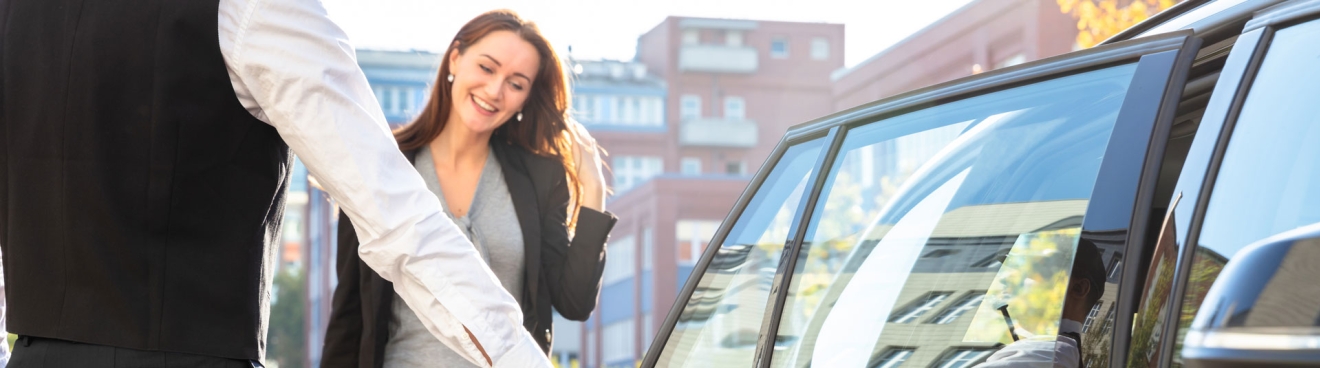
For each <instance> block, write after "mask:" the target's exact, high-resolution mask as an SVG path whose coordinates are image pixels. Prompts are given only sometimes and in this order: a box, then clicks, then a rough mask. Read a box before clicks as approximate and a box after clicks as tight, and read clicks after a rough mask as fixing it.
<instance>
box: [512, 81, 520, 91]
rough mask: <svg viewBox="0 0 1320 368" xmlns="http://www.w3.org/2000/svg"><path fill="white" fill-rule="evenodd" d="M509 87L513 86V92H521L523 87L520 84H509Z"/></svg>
mask: <svg viewBox="0 0 1320 368" xmlns="http://www.w3.org/2000/svg"><path fill="white" fill-rule="evenodd" d="M509 85H511V86H513V90H515V91H521V90H523V85H522V84H518V83H509Z"/></svg>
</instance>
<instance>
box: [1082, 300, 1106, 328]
mask: <svg viewBox="0 0 1320 368" xmlns="http://www.w3.org/2000/svg"><path fill="white" fill-rule="evenodd" d="M1104 304H1105V303H1095V305H1094V306H1092V307H1091V312H1089V313H1086V321H1083V322H1082V332H1083V333H1085V332H1087V331H1090V330H1091V325H1092V324H1094V323H1095V319H1096V317H1100V307H1103V306H1104Z"/></svg>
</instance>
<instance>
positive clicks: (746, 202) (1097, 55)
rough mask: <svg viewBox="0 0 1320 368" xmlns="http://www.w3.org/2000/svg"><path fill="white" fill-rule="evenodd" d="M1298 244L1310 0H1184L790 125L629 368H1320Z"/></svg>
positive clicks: (1311, 44)
mask: <svg viewBox="0 0 1320 368" xmlns="http://www.w3.org/2000/svg"><path fill="white" fill-rule="evenodd" d="M1317 223H1320V0H1308V1H1270V0H1218V1H1188V2H1184V3H1181V4H1179V5H1176V6H1175V7H1173V8H1171V9H1169V10H1167V11H1165V12H1163V13H1161V14H1159V15H1157V16H1156V17H1155V18H1153V19H1151V20H1148V21H1147V22H1144V23H1142V24H1139V25H1138V26H1137V27H1134V28H1133V29H1130V30H1128V31H1125V32H1124V33H1121V34H1119V35H1118V36H1116V37H1114V38H1113V39H1110V40H1108V41H1106V42H1105V43H1104V44H1103V45H1101V46H1097V47H1094V48H1091V49H1087V50H1082V51H1076V52H1072V53H1069V54H1065V55H1062V56H1058V57H1053V58H1049V59H1045V60H1041V61H1037V62H1033V63H1028V64H1023V65H1018V66H1015V67H1010V68H1006V69H1001V70H997V71H993V72H988V73H983V74H978V75H975V76H972V77H967V78H963V79H960V80H956V81H953V82H949V83H944V84H940V85H936V86H932V87H928V88H925V89H921V90H917V91H912V92H909V93H905V94H902V95H898V96H894V97H890V98H885V99H882V100H879V101H875V102H873V103H870V104H866V105H863V106H860V107H857V108H853V109H850V110H847V111H843V112H839V113H836V114H833V115H830V116H827V117H824V118H821V119H818V120H815V121H811V122H807V123H804V124H801V125H798V126H795V127H793V128H792V129H790V130H789V132H788V133H787V134H786V135H785V136H784V137H783V139H782V140H781V141H780V143H779V145H778V146H777V148H776V149H775V151H774V153H773V154H771V156H770V159H769V160H767V162H766V163H765V164H764V166H763V167H762V168H761V169H760V171H759V172H757V174H756V176H755V178H754V179H753V180H752V182H751V184H750V186H749V187H748V189H747V190H746V192H745V193H744V194H743V196H742V197H741V198H740V199H739V201H738V202H737V204H736V205H735V207H734V209H733V211H732V212H731V213H730V214H729V216H728V217H727V218H726V220H725V221H724V223H723V225H722V226H721V227H720V229H719V230H718V231H717V232H716V234H715V236H714V238H713V239H712V241H711V243H710V244H712V245H718V246H712V247H709V248H708V249H707V250H706V252H705V253H704V255H703V256H702V258H701V260H700V262H699V263H698V264H697V266H696V268H695V271H694V273H693V276H694V277H690V278H689V279H688V282H687V284H686V285H685V287H684V288H683V289H682V291H681V292H680V295H679V297H678V302H677V303H676V305H674V307H673V309H672V310H671V312H670V313H669V316H668V317H667V318H666V320H665V323H664V325H663V326H661V328H660V330H659V331H658V336H657V337H656V339H655V340H654V342H653V343H652V345H651V347H650V349H649V351H648V353H647V355H646V358H645V360H644V361H643V363H642V365H643V366H646V367H653V366H660V367H675V366H684V367H710V366H730V367H749V366H755V367H794V368H796V367H808V366H814V367H882V368H892V367H938V368H962V367H974V366H978V365H979V366H985V367H990V366H996V367H998V366H1047V367H1048V366H1052V365H1050V360H1051V359H1053V360H1054V361H1056V362H1060V364H1062V365H1064V366H1078V367H1168V366H1183V365H1188V366H1204V367H1211V366H1250V367H1254V366H1271V365H1297V366H1320V240H1317V239H1320V225H1314V224H1317ZM771 271H773V277H771V276H770V274H771ZM1212 285H1213V287H1212ZM1063 342H1068V343H1071V344H1073V347H1074V348H1073V350H1072V351H1071V353H1069V352H1066V351H1064V350H1065V349H1063V347H1062V345H1061V344H1063ZM1033 354H1035V356H1036V357H1044V359H1045V360H1043V361H1042V360H1036V361H1034V363H1033V361H1032V360H1031V359H1030V358H1032V357H1033ZM1069 354H1071V355H1069ZM1018 358H1021V360H1015V359H1018ZM1014 362H1020V363H1014Z"/></svg>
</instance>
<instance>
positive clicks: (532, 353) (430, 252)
mask: <svg viewBox="0 0 1320 368" xmlns="http://www.w3.org/2000/svg"><path fill="white" fill-rule="evenodd" d="M219 31H220V40H219V41H220V50H221V53H222V54H223V55H224V58H225V64H226V65H227V66H228V69H229V77H230V80H231V81H232V83H233V87H234V92H235V93H236V94H237V96H238V99H239V101H240V102H242V104H243V106H244V107H245V108H247V110H248V111H249V112H250V113H252V116H255V117H256V118H257V119H260V120H261V121H264V122H266V123H267V124H270V125H271V126H273V127H275V129H276V130H277V131H278V132H279V134H280V137H282V138H283V139H284V141H285V142H286V143H288V145H289V148H291V149H292V150H293V152H294V153H295V154H297V155H298V157H299V158H300V159H302V162H303V163H304V164H306V165H307V170H308V171H309V172H311V174H312V175H315V176H316V177H317V178H318V179H319V181H320V184H321V185H322V187H323V188H324V189H325V191H326V192H328V193H330V196H331V197H332V198H334V199H335V201H336V202H337V203H338V204H339V207H340V208H341V209H342V210H343V211H344V212H345V213H346V214H347V215H348V216H349V218H350V219H352V221H353V226H354V230H357V234H358V237H359V239H360V241H361V245H360V246H359V247H358V255H359V256H360V257H361V258H362V260H363V261H365V262H366V264H367V265H368V266H371V268H372V269H373V270H375V271H376V272H377V273H379V274H380V275H381V277H383V278H385V279H386V280H389V281H391V282H393V283H394V290H395V291H396V292H398V294H399V295H400V296H401V297H402V299H403V300H404V301H405V302H407V304H408V307H409V308H412V310H413V311H415V312H417V315H418V317H420V319H421V320H422V322H423V324H425V325H426V329H427V330H429V331H430V332H431V334H432V335H434V336H435V337H436V338H437V339H439V340H440V341H441V342H442V343H444V344H445V345H447V346H449V347H450V348H451V349H453V350H454V351H457V352H459V353H460V354H462V355H464V358H466V359H467V360H469V361H471V362H472V363H473V364H477V365H478V366H487V364H486V361H485V359H484V358H483V357H482V356H481V353H480V351H478V350H477V348H476V345H475V344H473V342H472V340H471V339H469V338H468V336H467V334H466V333H465V332H464V330H463V328H464V326H467V327H468V329H469V330H471V331H472V334H473V335H474V336H476V338H477V341H480V342H481V345H482V347H483V348H484V349H485V351H486V353H487V354H489V355H490V358H491V360H492V361H493V362H494V365H495V366H497V367H501V366H508V367H536V366H541V367H548V366H550V362H549V360H548V359H547V358H546V355H545V354H544V353H542V352H541V349H540V348H539V347H538V345H537V344H536V342H535V341H533V340H532V337H531V335H530V334H528V333H527V331H526V330H524V329H523V327H522V322H523V320H522V310H521V308H520V307H519V306H518V304H517V302H515V301H514V299H513V296H511V295H510V294H509V293H508V292H507V291H505V290H504V288H503V287H502V286H501V285H500V282H499V281H498V280H497V279H496V278H495V275H494V274H493V273H492V272H491V270H490V268H489V267H487V266H486V263H485V262H483V261H482V259H481V256H480V255H479V254H478V253H477V251H476V249H475V248H473V246H472V243H470V242H469V241H468V240H467V238H466V237H464V236H463V233H462V232H461V231H460V230H459V229H458V227H457V226H455V225H454V222H453V221H451V220H450V219H449V218H448V217H446V216H445V215H444V214H443V213H442V212H441V209H440V203H439V200H438V199H437V198H436V196H435V195H434V194H431V192H430V191H429V190H427V188H426V184H425V183H424V182H423V181H422V178H421V177H420V176H419V175H418V174H417V171H416V170H414V169H413V168H412V166H411V165H409V164H408V161H407V160H406V159H405V158H404V157H403V154H402V153H400V152H399V149H398V147H397V145H396V143H395V141H394V138H393V136H392V135H391V134H390V132H389V128H388V126H387V125H386V122H385V116H384V113H382V112H381V109H380V105H379V104H378V103H377V102H376V98H375V96H374V94H373V93H372V91H371V87H370V86H369V85H368V84H367V79H366V76H365V75H363V74H362V70H361V69H359V68H358V65H357V61H356V56H355V54H354V51H353V47H352V46H351V45H350V44H349V42H348V37H347V35H345V33H344V31H343V30H342V29H340V28H339V26H337V25H336V24H335V23H334V22H332V21H331V20H330V19H329V18H328V17H327V14H326V10H325V8H324V7H323V6H322V5H321V2H320V1H318V0H220V10H219Z"/></svg>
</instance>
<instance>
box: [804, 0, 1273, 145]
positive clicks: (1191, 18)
mask: <svg viewBox="0 0 1320 368" xmlns="http://www.w3.org/2000/svg"><path fill="white" fill-rule="evenodd" d="M1291 1H1293V0H1187V1H1183V2H1180V3H1178V4H1175V5H1174V6H1173V7H1170V8H1169V9H1165V10H1164V11H1162V12H1160V13H1158V14H1155V16H1153V17H1151V18H1149V19H1146V20H1145V21H1142V22H1141V23H1138V24H1136V25H1134V26H1132V27H1131V28H1128V29H1127V30H1124V31H1123V32H1120V33H1118V34H1116V35H1114V36H1113V37H1110V38H1108V39H1106V40H1105V41H1104V42H1102V43H1101V45H1106V44H1112V43H1115V42H1120V41H1126V40H1132V39H1137V38H1145V37H1150V36H1156V35H1159V34H1164V33H1168V32H1174V31H1178V30H1183V29H1191V30H1193V32H1194V33H1195V34H1196V35H1198V36H1201V37H1203V38H1208V39H1212V40H1210V41H1216V40H1217V39H1223V38H1229V37H1232V36H1236V35H1238V34H1240V33H1241V32H1242V29H1243V27H1244V26H1245V25H1246V23H1247V21H1249V20H1251V17H1252V15H1253V14H1255V13H1256V12H1258V11H1261V10H1264V9H1266V8H1270V7H1273V6H1275V5H1278V4H1281V3H1288V2H1291ZM1209 43H1213V42H1209ZM1209 43H1206V44H1209ZM1087 50H1088V49H1083V50H1077V51H1072V52H1067V53H1064V54H1061V55H1056V56H1054V57H1059V56H1066V55H1072V54H1076V53H1081V52H1087ZM1046 59H1049V58H1046ZM1028 64H1030V63H1028ZM1021 67H1024V66H1023V65H1019V66H1015V67H1010V68H1021ZM978 77H985V74H984V73H983V74H981V75H972V76H966V77H962V78H958V79H954V80H951V81H947V82H943V83H936V84H933V85H930V86H926V87H921V88H917V89H914V90H910V91H906V92H901V93H898V94H895V95H892V96H888V97H884V98H880V99H877V100H875V101H871V102H868V103H864V104H861V105H858V106H855V107H852V108H848V109H844V110H840V111H836V112H834V113H831V114H828V115H825V116H821V117H819V118H816V119H812V120H809V121H806V122H802V123H799V124H796V125H793V126H791V127H789V128H788V131H787V132H786V134H785V135H784V139H787V140H793V139H794V138H795V137H802V136H804V135H810V134H813V132H817V131H818V130H820V129H821V128H822V123H826V122H827V121H828V122H830V123H826V125H827V126H833V125H837V124H842V123H845V121H842V120H840V117H842V116H846V115H853V113H854V112H856V111H860V110H865V109H867V108H868V107H869V106H872V105H875V104H877V103H880V102H881V101H886V100H893V99H898V98H902V97H904V96H913V95H917V94H919V93H920V92H923V91H929V90H934V89H939V88H941V87H944V86H948V85H954V84H958V83H963V82H965V81H968V80H971V79H975V78H978Z"/></svg>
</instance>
